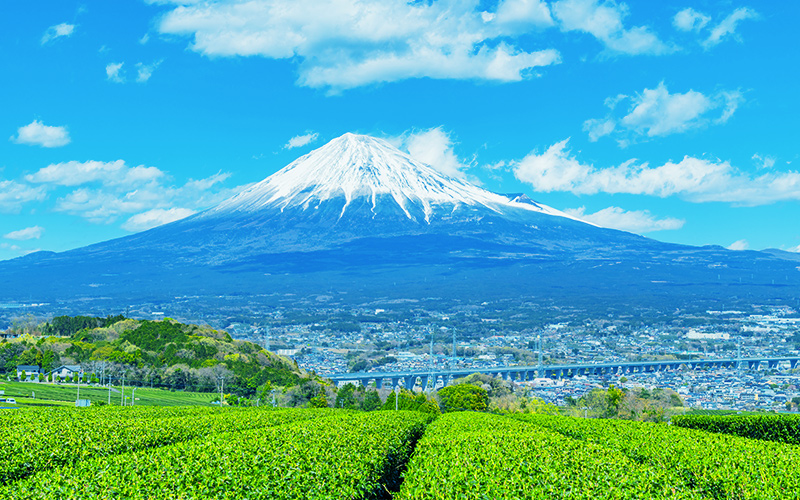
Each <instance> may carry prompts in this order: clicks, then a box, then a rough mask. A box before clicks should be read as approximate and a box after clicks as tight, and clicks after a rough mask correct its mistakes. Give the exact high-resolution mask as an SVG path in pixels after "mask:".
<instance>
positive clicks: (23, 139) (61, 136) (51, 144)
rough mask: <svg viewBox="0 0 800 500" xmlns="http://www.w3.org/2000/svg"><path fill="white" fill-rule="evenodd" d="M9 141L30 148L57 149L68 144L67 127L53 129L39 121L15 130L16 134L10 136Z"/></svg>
mask: <svg viewBox="0 0 800 500" xmlns="http://www.w3.org/2000/svg"><path fill="white" fill-rule="evenodd" d="M9 140H11V141H12V142H15V143H17V144H27V145H30V146H42V147H45V148H58V147H61V146H66V145H67V144H69V143H70V140H71V139H70V137H69V132H68V131H67V127H53V126H50V125H45V124H44V123H42V122H40V121H39V120H33V121H32V122H31V123H29V124H27V125H25V126H24V127H20V128H18V129H17V134H16V135H12V136H11V137H10V138H9Z"/></svg>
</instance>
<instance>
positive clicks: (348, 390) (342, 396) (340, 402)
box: [335, 384, 358, 410]
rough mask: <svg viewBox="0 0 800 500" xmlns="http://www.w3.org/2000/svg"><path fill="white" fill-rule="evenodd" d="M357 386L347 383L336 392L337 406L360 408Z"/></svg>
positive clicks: (351, 408) (350, 408) (352, 408)
mask: <svg viewBox="0 0 800 500" xmlns="http://www.w3.org/2000/svg"><path fill="white" fill-rule="evenodd" d="M355 392H356V386H355V385H353V384H347V385H345V386H344V387H342V388H341V389H339V391H338V392H337V393H336V405H335V406H336V408H346V409H348V410H355V409H356V408H358V401H357V400H356V396H355Z"/></svg>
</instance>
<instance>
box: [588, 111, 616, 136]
mask: <svg viewBox="0 0 800 500" xmlns="http://www.w3.org/2000/svg"><path fill="white" fill-rule="evenodd" d="M616 128H617V122H616V120H614V119H613V118H610V117H609V118H604V119H592V120H586V121H585V122H583V130H584V131H586V132H588V133H589V140H590V141H592V142H595V141H597V140H598V139H599V138H601V137H605V136H607V135H609V134H611V133H612V132H613V131H614V129H616Z"/></svg>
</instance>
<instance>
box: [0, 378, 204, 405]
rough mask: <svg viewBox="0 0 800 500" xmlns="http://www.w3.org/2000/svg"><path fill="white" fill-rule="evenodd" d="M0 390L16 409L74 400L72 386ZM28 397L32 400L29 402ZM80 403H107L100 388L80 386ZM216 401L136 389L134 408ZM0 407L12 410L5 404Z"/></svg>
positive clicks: (116, 398)
mask: <svg viewBox="0 0 800 500" xmlns="http://www.w3.org/2000/svg"><path fill="white" fill-rule="evenodd" d="M0 389H5V391H6V394H5V396H4V397H11V398H15V399H16V400H17V403H19V405H18V406H49V405H55V406H61V405H64V404H67V405H71V404H73V403H74V401H75V398H76V396H77V386H75V385H72V384H69V385H67V384H62V385H55V384H36V383H26V382H3V384H2V385H0ZM119 390H120V387H118V386H115V387H114V388H113V389H112V392H111V404H112V405H119V404H120V395H121V393H120V392H119ZM114 391H116V392H114ZM32 393H35V394H36V398H35V399H34V398H31V395H32ZM125 395H126V396H130V395H131V391H130V388H127V387H126V388H125ZM81 399H91V400H92V402H103V403H105V402H107V401H108V389H107V388H104V387H87V386H85V385H82V386H81ZM214 399H218V395H217V394H214V393H202V392H180V391H174V392H173V391H166V390H163V389H149V388H145V387H137V388H136V402H135V404H137V405H151V406H194V405H210V404H211V401H212V400H214ZM2 406H13V405H7V404H5V403H3V404H2Z"/></svg>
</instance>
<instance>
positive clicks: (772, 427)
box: [672, 415, 800, 444]
mask: <svg viewBox="0 0 800 500" xmlns="http://www.w3.org/2000/svg"><path fill="white" fill-rule="evenodd" d="M672 423H673V424H675V425H677V426H678V427H685V428H687V429H700V430H704V431H709V432H719V433H722V434H734V435H736V436H741V437H746V438H751V439H762V440H765V441H777V442H780V443H789V444H800V416H798V415H748V416H711V415H699V416H691V417H690V416H676V417H672Z"/></svg>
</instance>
